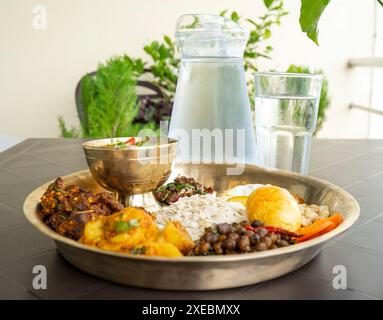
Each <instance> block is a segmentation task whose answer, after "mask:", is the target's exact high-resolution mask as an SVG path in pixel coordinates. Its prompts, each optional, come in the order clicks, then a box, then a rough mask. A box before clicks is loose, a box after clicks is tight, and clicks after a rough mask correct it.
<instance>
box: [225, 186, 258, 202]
mask: <svg viewBox="0 0 383 320" xmlns="http://www.w3.org/2000/svg"><path fill="white" fill-rule="evenodd" d="M263 186H264V185H263V184H259V183H257V184H240V185H238V186H235V187H233V188H231V189H229V190H227V191H226V192H224V193H223V196H224V197H227V198H231V197H235V196H249V195H250V194H251V193H252V192H253V191H254V190H256V189H258V188H260V187H263Z"/></svg>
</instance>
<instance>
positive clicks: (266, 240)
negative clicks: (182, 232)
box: [186, 220, 296, 256]
mask: <svg viewBox="0 0 383 320" xmlns="http://www.w3.org/2000/svg"><path fill="white" fill-rule="evenodd" d="M292 236H296V234H294V233H290V232H289V231H286V230H282V229H276V228H274V229H268V228H267V227H264V226H263V224H262V223H261V222H260V221H258V220H254V221H253V223H252V225H250V224H249V223H248V222H247V221H243V222H241V223H233V224H229V223H222V224H218V225H215V226H213V227H209V228H206V229H205V231H204V234H203V235H202V237H201V238H200V239H199V240H198V241H197V242H196V246H195V247H194V249H193V250H190V251H188V252H187V253H186V254H187V255H190V256H193V255H197V256H200V255H201V256H206V255H221V254H238V253H248V252H255V251H265V250H271V249H276V248H280V247H286V246H289V245H291V244H294V240H293V238H292Z"/></svg>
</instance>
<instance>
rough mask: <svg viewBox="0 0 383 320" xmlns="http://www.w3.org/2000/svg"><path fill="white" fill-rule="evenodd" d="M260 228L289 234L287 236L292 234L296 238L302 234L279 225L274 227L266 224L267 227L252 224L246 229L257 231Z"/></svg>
mask: <svg viewBox="0 0 383 320" xmlns="http://www.w3.org/2000/svg"><path fill="white" fill-rule="evenodd" d="M259 228H264V229H266V230H267V231H268V232H274V233H280V234H284V235H287V236H290V237H295V238H298V237H300V236H301V235H300V234H298V233H296V232H291V231H288V230H285V229H282V228H277V227H272V226H266V227H256V228H254V227H252V226H246V227H245V229H246V230H251V231H254V232H256V231H257V229H259Z"/></svg>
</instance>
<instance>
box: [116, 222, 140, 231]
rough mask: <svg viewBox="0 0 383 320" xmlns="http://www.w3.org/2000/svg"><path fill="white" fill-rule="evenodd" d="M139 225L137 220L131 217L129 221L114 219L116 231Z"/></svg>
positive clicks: (127, 229) (130, 228)
mask: <svg viewBox="0 0 383 320" xmlns="http://www.w3.org/2000/svg"><path fill="white" fill-rule="evenodd" d="M139 226H140V223H139V222H138V220H137V219H131V220H129V221H116V222H115V223H114V230H115V231H116V232H117V233H123V232H128V231H130V230H132V229H134V228H137V227H139Z"/></svg>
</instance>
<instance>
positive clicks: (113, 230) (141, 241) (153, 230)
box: [80, 207, 194, 257]
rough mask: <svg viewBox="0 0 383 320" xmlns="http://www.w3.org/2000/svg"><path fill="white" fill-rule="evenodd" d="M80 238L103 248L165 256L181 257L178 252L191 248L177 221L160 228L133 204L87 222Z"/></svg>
mask: <svg viewBox="0 0 383 320" xmlns="http://www.w3.org/2000/svg"><path fill="white" fill-rule="evenodd" d="M171 233H173V234H172V235H170V234H171ZM80 241H81V242H82V243H84V244H88V245H92V246H96V247H98V248H100V249H104V250H111V251H116V252H123V253H130V254H143V255H150V256H153V255H154V256H165V257H179V256H182V253H181V251H184V250H190V249H192V248H193V247H194V243H193V241H192V240H191V238H190V236H189V235H188V234H187V232H186V230H185V229H184V228H183V227H182V225H181V224H177V223H175V222H173V223H170V224H167V225H166V226H165V229H164V230H163V231H161V230H159V228H158V227H157V225H156V224H155V223H154V221H153V219H152V217H151V216H150V214H149V213H147V212H146V211H145V210H143V209H140V208H134V207H128V208H125V209H123V210H122V211H121V212H118V213H115V214H113V215H111V216H100V217H98V218H96V219H95V220H93V221H90V222H88V223H87V224H86V225H85V228H84V234H83V236H82V238H81V239H80Z"/></svg>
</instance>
